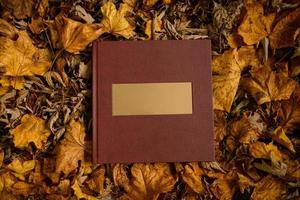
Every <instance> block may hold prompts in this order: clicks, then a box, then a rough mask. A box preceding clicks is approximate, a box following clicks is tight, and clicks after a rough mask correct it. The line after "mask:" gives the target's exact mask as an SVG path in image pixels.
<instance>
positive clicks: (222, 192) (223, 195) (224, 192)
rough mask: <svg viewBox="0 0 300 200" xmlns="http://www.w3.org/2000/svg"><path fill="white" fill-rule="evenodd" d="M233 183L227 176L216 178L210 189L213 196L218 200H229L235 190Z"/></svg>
mask: <svg viewBox="0 0 300 200" xmlns="http://www.w3.org/2000/svg"><path fill="white" fill-rule="evenodd" d="M234 185H235V182H234V181H233V180H232V179H231V178H227V176H223V177H220V178H217V179H216V180H214V182H213V183H212V185H211V187H210V189H211V191H212V193H213V194H214V196H215V197H216V198H217V199H219V200H231V199H232V197H233V194H234V192H235V190H236V188H235V187H234Z"/></svg>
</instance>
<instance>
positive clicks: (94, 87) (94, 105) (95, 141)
mask: <svg viewBox="0 0 300 200" xmlns="http://www.w3.org/2000/svg"><path fill="white" fill-rule="evenodd" d="M97 52H98V44H97V42H93V52H92V56H93V64H92V67H93V69H92V72H93V77H92V97H93V99H92V101H93V102H92V113H93V119H92V123H93V143H92V145H93V159H92V162H93V163H94V164H97V162H98V148H97V146H98V137H97V135H98V133H97V131H98V129H97V121H98V114H97V112H98V109H97V96H98V94H97V85H98V84H97Z"/></svg>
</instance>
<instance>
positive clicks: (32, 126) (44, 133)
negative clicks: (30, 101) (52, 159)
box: [10, 114, 50, 149]
mask: <svg viewBox="0 0 300 200" xmlns="http://www.w3.org/2000/svg"><path fill="white" fill-rule="evenodd" d="M10 133H11V134H12V135H13V136H14V138H13V142H14V144H15V146H16V147H18V148H25V147H28V145H29V143H30V142H33V143H34V144H35V146H36V148H38V149H42V148H43V146H44V144H45V143H46V141H47V139H48V136H49V135H50V130H49V129H48V128H47V127H46V122H45V121H44V120H43V119H40V118H38V117H36V116H34V115H29V114H26V115H24V116H23V117H22V119H21V124H20V125H19V126H17V127H16V128H14V129H12V130H10Z"/></svg>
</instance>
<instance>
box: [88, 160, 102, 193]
mask: <svg viewBox="0 0 300 200" xmlns="http://www.w3.org/2000/svg"><path fill="white" fill-rule="evenodd" d="M104 175H105V168H104V166H103V165H102V166H101V167H100V168H98V169H96V171H95V172H93V173H92V174H91V178H90V179H89V180H87V184H88V186H89V188H90V189H92V190H94V191H95V192H98V193H100V194H104V192H105V190H104V181H105V176H104Z"/></svg>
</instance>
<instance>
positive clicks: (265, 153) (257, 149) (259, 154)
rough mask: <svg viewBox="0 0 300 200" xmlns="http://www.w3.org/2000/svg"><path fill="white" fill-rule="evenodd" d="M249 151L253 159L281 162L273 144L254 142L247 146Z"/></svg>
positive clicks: (279, 154) (280, 157) (279, 153)
mask: <svg viewBox="0 0 300 200" xmlns="http://www.w3.org/2000/svg"><path fill="white" fill-rule="evenodd" d="M249 151H250V154H251V155H252V156H253V157H254V158H264V159H270V160H271V161H272V162H273V161H275V162H279V161H282V155H281V152H280V151H279V150H278V148H277V146H275V145H274V144H273V143H269V144H266V143H264V142H255V143H252V144H250V145H249Z"/></svg>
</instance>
